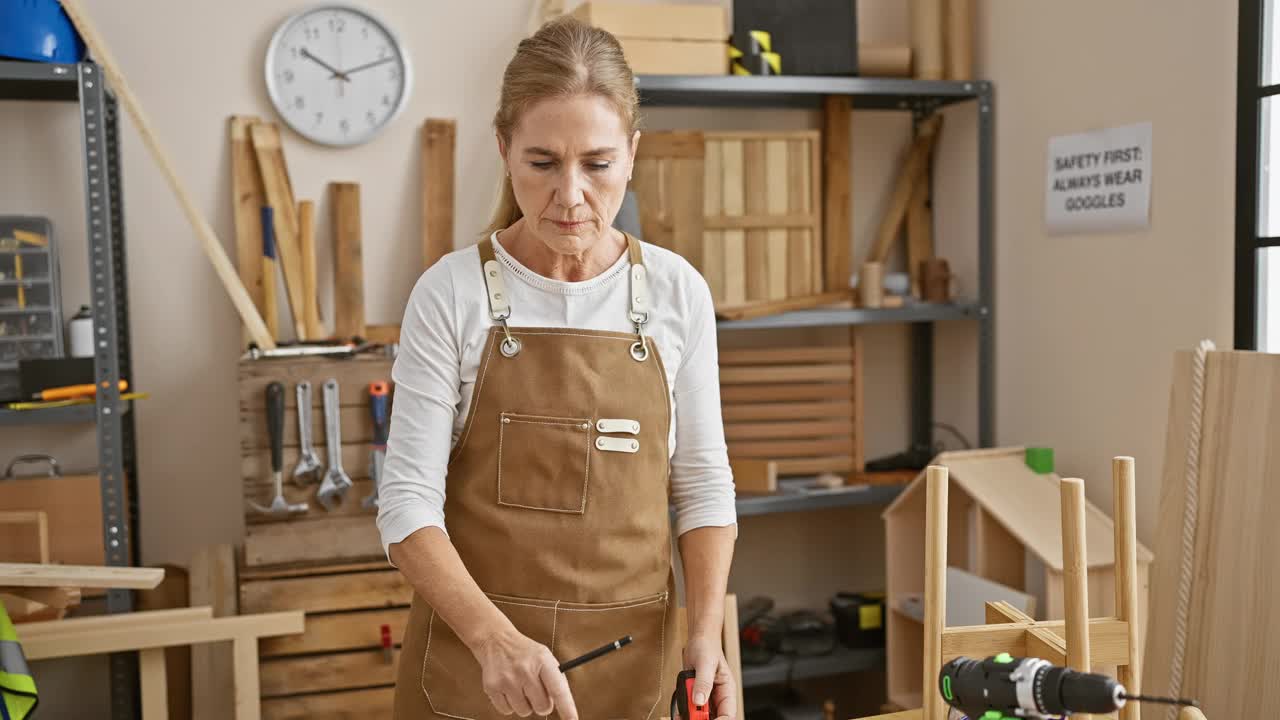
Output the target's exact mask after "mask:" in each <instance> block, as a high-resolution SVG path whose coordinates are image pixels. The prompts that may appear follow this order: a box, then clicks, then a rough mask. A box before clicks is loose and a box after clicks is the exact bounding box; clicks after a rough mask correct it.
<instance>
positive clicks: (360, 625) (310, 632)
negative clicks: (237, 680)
mask: <svg viewBox="0 0 1280 720" xmlns="http://www.w3.org/2000/svg"><path fill="white" fill-rule="evenodd" d="M408 621H409V608H407V607H404V608H390V609H379V610H360V611H357V612H342V613H325V614H318V615H308V616H307V617H306V630H304V631H303V632H302V634H301V635H282V636H280V637H274V638H263V639H262V640H260V641H258V649H259V655H260V656H261V657H264V658H272V657H284V656H288V655H302V654H306V653H319V652H335V651H344V650H367V649H374V648H381V647H382V626H383V625H388V626H390V628H391V637H392V638H393V639H395V640H399V639H400V638H402V637H404V628H405V624H406V623H408Z"/></svg>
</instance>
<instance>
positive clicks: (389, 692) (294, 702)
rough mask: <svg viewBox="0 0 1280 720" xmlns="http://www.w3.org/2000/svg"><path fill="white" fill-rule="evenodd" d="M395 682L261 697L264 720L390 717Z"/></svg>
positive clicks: (334, 719)
mask: <svg viewBox="0 0 1280 720" xmlns="http://www.w3.org/2000/svg"><path fill="white" fill-rule="evenodd" d="M394 702H395V686H394V685H388V686H386V687H380V688H367V689H363V690H343V691H341V692H333V693H317V694H314V695H297V696H294V697H283V698H267V699H264V700H263V701H262V718H263V720H311V719H312V718H325V720H365V719H366V718H384V717H391V713H392V705H393V704H394Z"/></svg>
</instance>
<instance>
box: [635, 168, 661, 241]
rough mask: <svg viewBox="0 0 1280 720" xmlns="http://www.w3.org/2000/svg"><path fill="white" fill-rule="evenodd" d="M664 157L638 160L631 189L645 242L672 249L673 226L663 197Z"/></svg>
mask: <svg viewBox="0 0 1280 720" xmlns="http://www.w3.org/2000/svg"><path fill="white" fill-rule="evenodd" d="M663 162H665V161H664V159H663V158H662V157H657V156H655V157H649V158H645V159H643V160H642V159H639V158H637V159H636V163H635V167H634V169H633V170H632V171H631V188H632V190H633V191H634V192H635V194H636V202H637V203H638V204H639V211H640V213H639V214H640V232H641V233H642V234H643V235H644V241H645V242H647V243H652V244H653V245H657V246H658V247H664V248H670V247H671V226H670V223H669V222H668V221H667V217H666V209H665V208H664V207H663V205H662V203H663V197H662V165H663Z"/></svg>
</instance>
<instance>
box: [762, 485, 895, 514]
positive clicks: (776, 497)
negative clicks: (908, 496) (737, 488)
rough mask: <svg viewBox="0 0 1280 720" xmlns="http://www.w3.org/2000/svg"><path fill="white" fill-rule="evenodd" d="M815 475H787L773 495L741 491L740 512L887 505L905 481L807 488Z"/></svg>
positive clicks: (767, 512) (764, 512) (777, 511)
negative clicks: (743, 492) (885, 483)
mask: <svg viewBox="0 0 1280 720" xmlns="http://www.w3.org/2000/svg"><path fill="white" fill-rule="evenodd" d="M812 481H813V478H786V479H783V480H779V481H778V492H776V493H772V494H769V495H739V496H738V501H737V506H738V516H739V517H742V516H746V515H768V514H769V513H782V512H798V511H804V510H825V509H827V508H836V507H851V506H854V505H887V504H889V503H890V502H893V499H894V498H896V497H898V494H899V493H901V492H902V490H903V488H904V487H906V486H905V485H846V486H844V487H837V488H807V487H806V486H807V485H809V484H810V483H811V482H812Z"/></svg>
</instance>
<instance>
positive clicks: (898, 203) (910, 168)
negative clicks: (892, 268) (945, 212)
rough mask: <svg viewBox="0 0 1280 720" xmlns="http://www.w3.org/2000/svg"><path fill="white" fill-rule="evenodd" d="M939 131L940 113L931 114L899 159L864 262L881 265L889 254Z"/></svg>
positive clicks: (940, 125) (921, 124)
mask: <svg viewBox="0 0 1280 720" xmlns="http://www.w3.org/2000/svg"><path fill="white" fill-rule="evenodd" d="M941 127H942V114H941V113H934V114H933V115H930V116H929V117H928V119H926V120H924V121H923V122H921V123H920V126H919V128H918V129H917V132H916V136H915V138H914V139H913V140H912V141H911V144H910V145H909V146H908V148H907V151H906V153H905V154H904V155H903V160H902V166H901V167H900V168H899V169H898V175H897V178H896V180H894V187H893V192H892V193H891V194H890V196H889V203H888V205H887V206H886V209H885V212H884V215H883V216H882V217H881V218H880V226H879V229H878V230H877V231H876V241H875V245H874V246H873V247H872V248H871V252H870V253H868V255H867V261H868V262H878V263H884V262H885V260H886V259H887V258H888V257H889V250H890V249H891V248H892V247H893V242H894V240H896V239H897V237H898V233H899V231H900V230H901V229H902V223H903V221H904V220H905V219H906V215H907V204H908V203H910V201H911V194H912V192H913V191H914V189H915V187H916V181H917V178H918V176H919V174H920V172H921V171H922V169H923V168H925V167H927V166H928V162H929V154H930V153H931V152H933V144H934V141H935V140H936V139H937V137H938V133H939V132H940V131H941Z"/></svg>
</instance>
